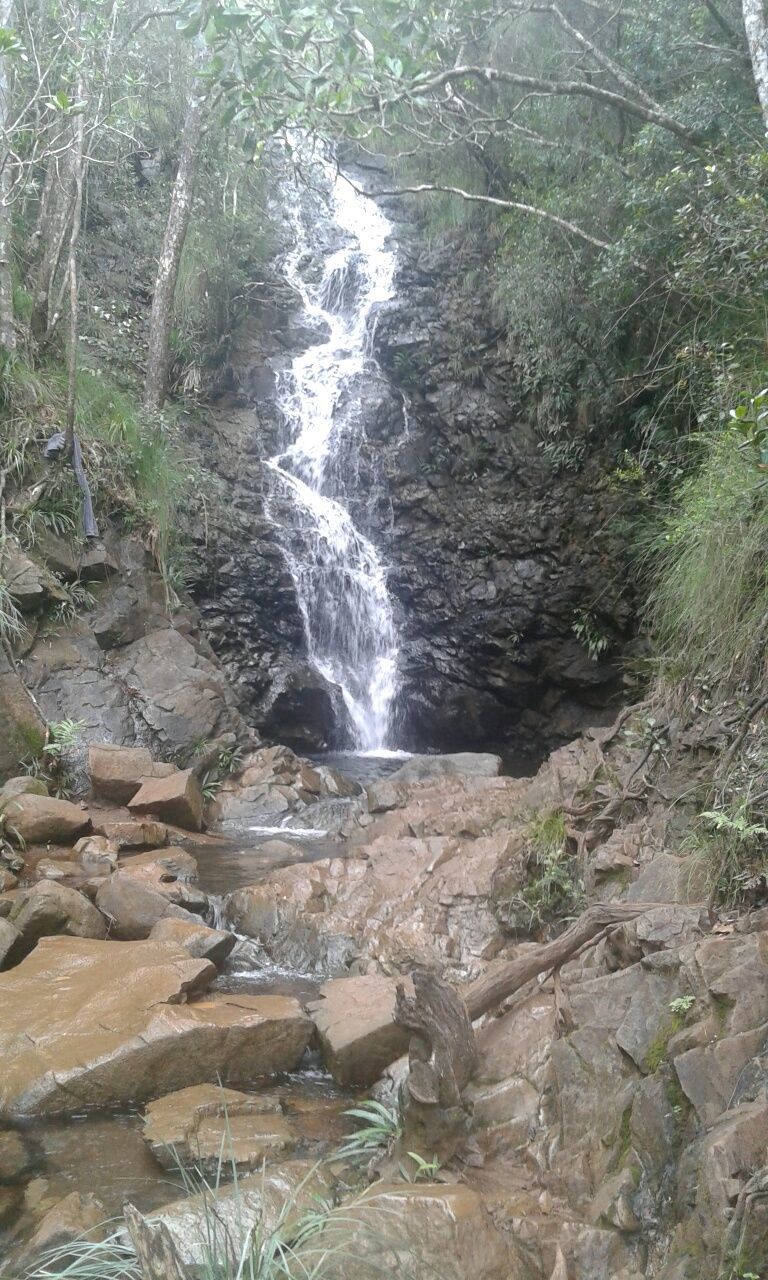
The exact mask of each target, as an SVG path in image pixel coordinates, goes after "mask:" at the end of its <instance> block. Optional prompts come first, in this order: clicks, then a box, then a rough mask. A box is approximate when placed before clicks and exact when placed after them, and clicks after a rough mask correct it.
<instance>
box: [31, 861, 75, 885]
mask: <svg viewBox="0 0 768 1280" xmlns="http://www.w3.org/2000/svg"><path fill="white" fill-rule="evenodd" d="M79 870H80V868H79V867H78V866H77V865H76V864H75V863H74V862H68V861H66V860H65V859H64V858H41V859H40V861H39V862H38V863H36V864H35V875H36V876H37V878H38V880H67V879H71V877H72V876H75V875H77V873H78V871H79Z"/></svg>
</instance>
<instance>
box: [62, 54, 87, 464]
mask: <svg viewBox="0 0 768 1280" xmlns="http://www.w3.org/2000/svg"><path fill="white" fill-rule="evenodd" d="M82 100H83V80H82V76H78V80H77V101H78V102H82ZM74 134H75V136H74V145H73V150H72V165H73V172H74V180H75V200H74V207H73V209H72V226H71V229H70V233H69V251H68V254H67V275H68V277H69V335H68V340H67V420H66V427H65V431H64V454H65V457H69V456H70V455H71V454H72V450H73V446H74V437H75V409H76V407H77V340H78V288H77V244H78V241H79V239H80V222H81V219H82V215H83V163H84V160H83V155H84V138H85V121H84V116H83V112H82V110H81V111H80V112H79V114H78V115H77V117H76V119H75V125H74Z"/></svg>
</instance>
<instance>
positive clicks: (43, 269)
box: [29, 150, 73, 344]
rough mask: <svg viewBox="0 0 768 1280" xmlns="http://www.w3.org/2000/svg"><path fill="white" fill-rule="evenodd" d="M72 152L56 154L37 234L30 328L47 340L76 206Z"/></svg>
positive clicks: (48, 177) (49, 169)
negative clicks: (64, 253) (65, 242)
mask: <svg viewBox="0 0 768 1280" xmlns="http://www.w3.org/2000/svg"><path fill="white" fill-rule="evenodd" d="M72 200H73V193H72V153H71V151H69V150H68V151H67V152H66V153H65V155H64V156H63V157H62V158H61V159H60V160H59V159H57V158H56V157H52V158H51V160H50V161H49V168H48V172H47V174H46V178H45V186H44V187H43V198H42V206H41V209H40V219H39V227H38V230H37V231H36V238H37V239H38V241H39V243H38V245H37V246H36V247H37V254H36V262H35V265H34V267H33V269H32V271H31V293H32V316H31V319H30V326H29V327H30V331H31V333H32V337H33V338H34V339H35V341H36V342H37V343H39V344H44V343H45V342H46V341H47V339H48V338H49V337H50V336H51V333H52V331H53V327H54V326H53V323H52V321H53V307H52V295H53V284H54V281H55V279H56V272H57V271H58V268H59V262H60V261H61V254H62V251H63V248H64V241H65V240H66V236H67V227H69V226H70V212H71V208H72Z"/></svg>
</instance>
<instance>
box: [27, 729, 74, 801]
mask: <svg viewBox="0 0 768 1280" xmlns="http://www.w3.org/2000/svg"><path fill="white" fill-rule="evenodd" d="M84 730H85V721H84V720H54V721H52V722H51V723H50V724H49V725H48V734H47V738H46V741H45V743H44V744H43V746H42V747H41V749H40V751H39V752H35V753H34V754H32V755H30V756H27V757H26V758H25V759H23V760H22V761H21V767H22V769H23V770H24V772H25V773H27V774H29V775H30V777H33V778H39V779H40V781H41V782H44V783H45V785H46V786H47V788H48V790H49V791H50V792H51V794H52V795H54V796H57V797H58V798H59V799H64V800H67V799H69V797H70V796H71V795H72V792H73V789H74V779H73V777H72V773H71V754H72V751H73V750H74V748H75V747H76V746H77V745H78V742H79V741H80V738H81V737H82V734H83V732H84Z"/></svg>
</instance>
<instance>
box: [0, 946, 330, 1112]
mask: <svg viewBox="0 0 768 1280" xmlns="http://www.w3.org/2000/svg"><path fill="white" fill-rule="evenodd" d="M215 976H216V970H215V968H214V966H213V965H212V964H210V963H209V962H208V961H205V960H194V959H192V958H191V957H190V956H189V955H188V954H187V952H186V951H184V950H182V949H181V948H180V947H177V946H175V945H174V944H172V943H164V942H154V941H152V942H133V943H119V942H100V941H93V940H91V939H80V938H46V939H44V940H43V941H42V942H40V943H39V944H38V946H37V947H36V948H35V950H34V951H33V952H32V954H31V955H29V956H28V957H27V958H26V960H24V961H23V962H22V963H21V964H20V965H18V966H17V967H16V968H15V969H12V970H10V971H9V972H8V973H3V974H0V1009H1V1010H2V1018H1V1019H0V1059H2V1062H3V1071H2V1073H1V1074H0V1115H6V1116H13V1115H42V1114H50V1113H53V1112H69V1111H76V1110H81V1109H82V1108H83V1107H92V1106H114V1105H121V1104H124V1103H126V1102H130V1101H146V1100H147V1099H150V1098H156V1097H159V1096H160V1095H162V1094H163V1093H168V1092H170V1091H171V1090H175V1089H179V1088H184V1087H186V1086H187V1085H192V1084H200V1083H203V1082H206V1081H207V1082H214V1081H216V1080H217V1079H221V1081H222V1082H223V1083H227V1084H229V1083H233V1084H249V1083H251V1082H253V1081H254V1080H256V1079H258V1078H259V1077H260V1076H263V1075H268V1074H270V1073H271V1072H274V1071H289V1070H292V1069H293V1068H294V1067H295V1066H296V1065H297V1064H298V1062H299V1059H300V1058H301V1055H302V1053H303V1052H304V1049H305V1048H306V1046H307V1043H308V1042H309V1038H310V1036H311V1034H312V1023H311V1022H310V1021H309V1019H308V1018H307V1017H306V1016H305V1015H304V1014H303V1012H302V1010H301V1007H300V1005H299V1004H298V1002H297V1001H295V1000H292V999H287V998H284V997H282V996H258V997H255V996H227V995H219V994H214V995H210V996H208V997H207V998H206V999H204V1000H199V1001H196V1002H194V1003H184V1002H185V1001H186V1000H187V999H188V998H189V997H190V996H193V995H195V994H196V993H198V992H200V991H201V989H204V988H205V987H206V986H208V985H209V984H210V982H211V981H212V979H213V978H214V977H215Z"/></svg>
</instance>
